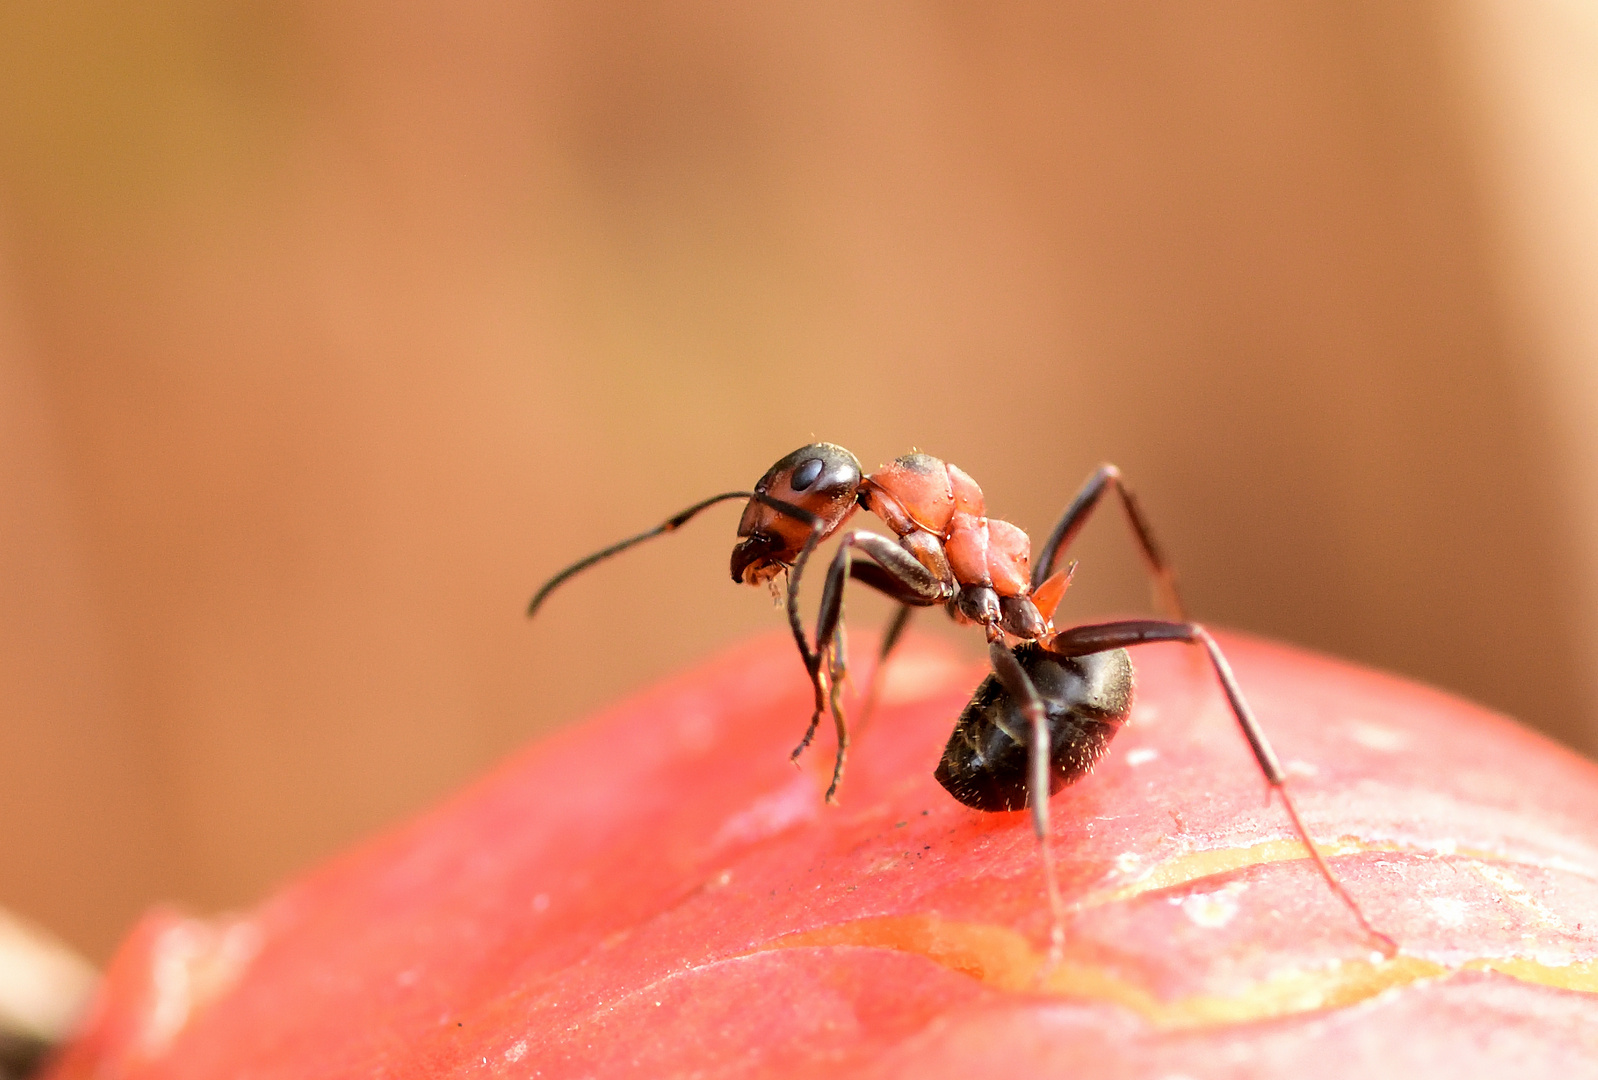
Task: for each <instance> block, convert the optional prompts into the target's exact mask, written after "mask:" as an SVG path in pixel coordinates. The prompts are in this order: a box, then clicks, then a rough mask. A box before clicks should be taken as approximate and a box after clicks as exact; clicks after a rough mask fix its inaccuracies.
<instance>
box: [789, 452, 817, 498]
mask: <svg viewBox="0 0 1598 1080" xmlns="http://www.w3.org/2000/svg"><path fill="white" fill-rule="evenodd" d="M821 469H822V461H821V459H820V458H811V459H810V460H809V461H806V462H803V463H802V464H800V466H799V467H798V468H797V469H795V470H794V471H793V477H792V479H790V480H789V481H788V483H789V484H790V485H791V486H792V487H793V489H794V490H795V491H803V490H805V489H806V488H808V487H809V486H810V485H811V484H814V483H815V482H816V477H818V476H820V475H821Z"/></svg>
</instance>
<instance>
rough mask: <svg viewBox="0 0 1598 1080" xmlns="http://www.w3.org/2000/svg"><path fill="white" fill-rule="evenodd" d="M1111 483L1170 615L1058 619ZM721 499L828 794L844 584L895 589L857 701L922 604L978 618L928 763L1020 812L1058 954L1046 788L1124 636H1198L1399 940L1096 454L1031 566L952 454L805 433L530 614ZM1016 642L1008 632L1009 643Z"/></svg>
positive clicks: (1321, 861)
mask: <svg viewBox="0 0 1598 1080" xmlns="http://www.w3.org/2000/svg"><path fill="white" fill-rule="evenodd" d="M1111 488H1113V489H1114V490H1115V493H1116V494H1117V495H1118V496H1119V497H1120V502H1121V506H1122V508H1123V509H1124V510H1125V512H1126V517H1127V520H1128V521H1129V522H1130V524H1131V526H1132V532H1133V535H1134V536H1135V537H1136V540H1137V544H1138V548H1139V550H1140V551H1141V553H1142V555H1143V559H1144V562H1145V563H1146V564H1147V566H1148V569H1149V572H1150V574H1151V576H1152V579H1153V584H1154V587H1155V592H1156V596H1157V599H1158V601H1159V603H1160V606H1161V607H1163V608H1164V609H1166V611H1167V613H1168V614H1169V615H1170V616H1171V618H1168V619H1134V620H1128V621H1121V622H1111V623H1100V624H1096V625H1084V626H1074V627H1069V628H1067V629H1063V630H1056V629H1055V627H1054V624H1053V617H1054V611H1055V608H1056V607H1057V605H1058V604H1059V602H1060V599H1061V597H1062V596H1064V594H1065V590H1066V588H1067V586H1068V585H1069V584H1070V579H1071V572H1072V570H1074V568H1075V564H1074V563H1073V564H1071V565H1070V566H1068V567H1066V568H1065V569H1062V570H1060V571H1058V572H1056V571H1055V569H1054V568H1055V565H1056V563H1058V562H1059V560H1060V557H1061V555H1062V554H1063V553H1064V552H1065V550H1066V549H1067V548H1069V547H1070V545H1071V541H1072V540H1074V539H1075V538H1076V536H1077V534H1078V533H1079V532H1080V531H1081V529H1082V526H1083V525H1084V524H1085V523H1086V522H1087V519H1088V517H1089V516H1090V515H1091V514H1092V513H1093V510H1094V509H1095V508H1096V507H1097V506H1098V504H1099V501H1100V499H1101V498H1102V496H1103V495H1104V493H1105V491H1107V490H1109V489H1111ZM732 499H743V500H746V503H745V506H744V511H743V517H742V519H741V520H740V521H739V523H738V537H739V539H738V543H737V544H736V545H735V546H734V547H733V549H732V579H733V581H735V582H742V583H744V584H748V585H760V584H767V583H769V584H770V585H771V586H772V589H773V591H775V589H776V583H775V579H776V578H777V577H778V576H779V575H781V574H786V575H787V578H788V598H787V613H788V623H789V626H790V628H791V629H792V631H793V636H794V640H795V641H796V642H797V643H798V646H799V654H800V656H801V657H803V659H804V664H805V670H806V671H807V672H808V673H809V675H810V682H811V686H812V688H813V689H814V692H815V708H814V711H813V712H812V714H811V717H810V725H809V727H808V728H807V729H806V730H805V734H804V738H803V739H801V740H800V742H799V745H798V746H797V747H796V748H795V749H794V751H793V755H792V756H793V757H794V758H797V757H798V756H799V755H800V754H801V753H803V752H804V749H805V748H806V747H807V746H809V745H810V741H811V739H812V737H814V735H815V732H816V727H817V725H818V724H819V723H820V722H821V717H822V714H823V713H827V712H830V713H831V715H832V719H833V724H834V726H835V727H836V729H837V734H838V750H837V756H836V759H835V761H834V764H833V773H832V783H831V785H830V786H829V787H828V788H827V796H826V797H827V801H828V802H834V801H836V796H837V790H838V784H839V782H840V781H841V780H842V778H843V768H844V761H845V759H846V757H847V754H848V748H849V730H848V725H847V723H846V722H845V720H844V712H843V706H842V703H841V701H840V695H841V690H840V684H841V683H842V681H843V677H844V675H845V673H846V671H847V658H846V655H845V653H846V649H845V646H844V638H843V595H844V584H845V582H846V581H848V580H850V579H853V580H855V581H858V582H860V583H861V584H863V585H865V586H867V587H869V588H872V589H875V590H877V591H878V592H881V593H883V594H885V595H886V596H888V597H890V598H891V599H893V600H896V601H898V603H899V608H898V610H897V612H896V613H895V615H894V618H893V620H892V622H891V623H890V624H889V626H888V629H887V631H886V632H885V633H884V635H883V640H882V646H881V650H880V652H879V657H878V664H877V667H876V670H875V672H874V673H873V688H872V690H871V691H870V692H868V694H867V697H866V701H867V709H868V710H869V707H870V702H871V701H872V700H873V699H874V698H875V682H876V677H877V676H878V675H880V673H881V671H882V669H883V667H884V666H885V664H886V662H887V660H888V657H889V654H890V653H891V651H892V649H893V647H894V645H895V644H896V643H897V641H898V640H899V638H900V636H901V634H902V633H903V631H904V628H905V625H906V623H907V622H908V620H909V617H910V614H911V612H913V611H914V610H915V609H916V608H922V607H932V606H935V605H939V604H941V605H943V606H944V607H945V608H946V609H947V611H948V613H949V614H950V615H951V616H952V617H953V618H954V619H955V620H956V621H959V622H962V623H974V624H976V625H979V626H981V627H982V629H983V631H984V633H985V634H986V636H987V640H988V655H989V659H990V661H991V663H992V667H993V671H992V673H991V674H990V675H988V677H987V678H986V679H984V680H983V681H982V683H981V685H980V686H978V687H977V690H976V693H975V695H974V696H973V697H972V699H971V701H970V703H969V704H968V705H967V706H966V707H965V709H964V711H962V712H961V714H960V718H959V720H958V722H957V723H956V724H955V728H954V732H953V733H952V734H951V735H950V736H949V742H948V745H947V746H946V747H945V748H944V751H943V757H942V760H941V761H940V762H939V764H938V768H937V771H936V773H935V775H936V777H937V779H938V782H939V783H941V784H942V785H943V786H944V788H945V789H946V790H947V791H948V792H949V794H951V795H953V796H954V797H955V798H956V799H958V800H959V801H960V802H962V803H964V804H965V805H967V806H971V807H975V808H976V809H978V810H988V811H1000V810H1020V809H1025V808H1030V810H1031V815H1032V828H1033V832H1034V833H1035V834H1036V836H1037V838H1038V844H1039V849H1040V851H1041V853H1042V859H1043V866H1044V879H1045V885H1046V889H1047V893H1048V900H1049V910H1050V914H1051V916H1052V926H1051V944H1052V949H1051V953H1052V955H1054V956H1056V957H1057V956H1058V955H1059V953H1060V950H1061V947H1062V944H1063V941H1064V929H1063V927H1064V910H1063V905H1062V904H1061V900H1060V895H1059V889H1058V886H1057V885H1056V883H1055V874H1054V865H1053V857H1052V854H1051V853H1050V850H1049V845H1048V843H1047V839H1048V835H1049V804H1048V797H1049V795H1052V794H1053V793H1055V792H1056V791H1058V790H1059V789H1060V788H1061V787H1064V786H1065V785H1067V784H1070V783H1074V782H1075V781H1077V780H1079V779H1081V778H1082V777H1083V776H1084V775H1086V773H1087V772H1088V771H1089V770H1090V769H1092V767H1093V765H1094V764H1095V763H1096V762H1098V761H1099V759H1100V758H1102V757H1103V756H1104V754H1105V752H1106V751H1107V750H1108V749H1109V743H1110V740H1111V739H1112V738H1114V737H1115V733H1116V732H1117V731H1119V730H1120V727H1121V725H1122V724H1123V723H1125V721H1126V718H1127V716H1128V714H1129V713H1130V711H1131V707H1132V662H1131V658H1130V657H1129V656H1128V655H1127V652H1126V647H1127V646H1131V645H1142V644H1146V643H1148V642H1156V641H1180V642H1187V643H1189V644H1193V645H1198V646H1200V647H1202V648H1203V649H1204V652H1205V654H1206V655H1207V657H1208V659H1209V662H1210V665H1211V667H1212V668H1213V669H1214V671H1215V675H1216V677H1217V678H1218V679H1219V680H1220V683H1221V688H1222V690H1223V691H1224V692H1225V694H1226V699H1227V702H1228V704H1229V705H1230V706H1231V709H1232V713H1233V715H1234V716H1235V717H1236V718H1237V722H1238V724H1239V725H1240V726H1241V727H1242V729H1243V734H1244V736H1245V737H1246V738H1247V739H1248V743H1249V746H1250V747H1251V748H1252V749H1253V752H1254V759H1255V760H1256V761H1257V762H1258V763H1259V767H1260V771H1261V772H1263V773H1264V774H1265V779H1266V780H1267V781H1268V782H1269V784H1270V785H1271V787H1272V788H1274V789H1275V790H1276V791H1277V792H1278V793H1280V795H1281V797H1282V804H1283V806H1284V807H1285V808H1286V810H1287V815H1288V817H1289V818H1290V819H1291V820H1292V823H1293V829H1294V831H1295V832H1296V833H1297V834H1298V837H1299V839H1300V840H1301V841H1303V843H1304V846H1305V848H1307V849H1308V851H1309V854H1310V858H1311V859H1313V860H1314V862H1315V866H1316V868H1317V869H1318V870H1319V871H1320V874H1321V877H1323V878H1324V879H1325V881H1326V883H1327V885H1328V886H1330V887H1331V889H1332V891H1333V892H1334V893H1335V894H1336V895H1337V897H1338V899H1339V900H1341V901H1342V902H1343V903H1344V904H1345V905H1347V907H1348V909H1349V910H1350V911H1351V912H1352V913H1353V915H1354V918H1355V919H1356V920H1358V922H1359V924H1360V926H1361V927H1362V928H1363V929H1364V930H1365V932H1366V933H1367V934H1368V935H1369V936H1370V938H1371V940H1372V941H1373V942H1374V943H1376V944H1377V946H1378V947H1379V948H1380V950H1381V951H1382V952H1383V953H1384V954H1386V955H1389V956H1391V955H1393V954H1394V953H1396V951H1397V946H1396V944H1395V943H1394V942H1393V940H1392V939H1391V938H1389V937H1388V936H1387V935H1386V934H1383V933H1381V932H1380V931H1379V930H1377V929H1375V928H1374V927H1373V926H1372V925H1371V923H1370V921H1369V920H1368V919H1367V918H1366V917H1365V913H1364V912H1363V911H1362V910H1361V909H1360V906H1359V904H1358V903H1357V902H1356V901H1355V900H1354V898H1353V896H1351V895H1350V894H1349V892H1348V891H1347V890H1346V889H1345V888H1344V887H1343V885H1342V883H1341V882H1340V881H1338V879H1337V875H1336V874H1334V873H1333V872H1332V868H1331V867H1330V866H1329V865H1328V864H1327V862H1326V860H1325V858H1324V857H1323V856H1322V855H1321V853H1320V852H1319V851H1318V850H1317V849H1316V847H1315V845H1314V843H1313V842H1312V841H1311V839H1310V836H1309V832H1308V831H1307V830H1306V829H1305V828H1304V823H1303V821H1302V820H1301V819H1300V817H1299V814H1298V808H1297V807H1296V806H1295V805H1294V804H1293V800H1292V797H1291V796H1290V795H1289V793H1288V791H1287V786H1286V785H1287V774H1286V773H1285V772H1283V771H1282V766H1281V763H1280V762H1279V761H1278V760H1277V757H1276V753H1275V751H1273V750H1272V749H1271V745H1270V743H1269V742H1268V741H1267V740H1266V738H1265V732H1264V731H1263V730H1262V729H1261V728H1260V725H1259V721H1258V720H1256V719H1255V717H1254V713H1253V711H1252V710H1250V708H1249V706H1248V702H1247V701H1246V700H1245V699H1244V697H1243V691H1242V689H1241V688H1240V687H1239V686H1238V683H1237V678H1236V676H1234V675H1233V674H1232V669H1231V666H1230V665H1229V664H1228V663H1227V662H1226V657H1225V656H1224V655H1222V653H1221V650H1220V648H1219V647H1218V646H1217V645H1216V644H1215V639H1214V638H1212V637H1211V636H1210V635H1209V632H1208V631H1206V630H1205V629H1204V627H1203V626H1201V625H1199V624H1198V623H1195V622H1191V621H1189V620H1188V619H1187V617H1186V616H1185V614H1184V612H1183V609H1182V603H1181V600H1180V597H1179V596H1178V594H1177V590H1176V579H1175V575H1174V574H1173V573H1172V571H1171V567H1170V564H1169V563H1168V562H1167V561H1166V558H1165V555H1164V553H1163V552H1162V551H1161V550H1160V547H1159V545H1158V544H1157V543H1156V542H1155V540H1154V533H1153V531H1152V530H1151V529H1150V527H1149V523H1148V519H1147V518H1146V517H1145V516H1144V514H1143V510H1142V508H1141V507H1140V506H1139V505H1138V501H1137V498H1136V497H1135V496H1134V495H1133V493H1132V491H1131V489H1130V488H1129V487H1128V486H1127V485H1126V483H1125V481H1124V480H1123V479H1122V477H1121V472H1120V470H1119V469H1117V468H1116V467H1115V466H1114V465H1102V466H1100V467H1099V468H1098V470H1097V471H1095V472H1094V473H1093V475H1092V476H1090V477H1089V478H1088V481H1087V483H1086V484H1084V485H1083V487H1082V490H1081V491H1079V492H1078V493H1077V496H1076V498H1075V499H1073V500H1072V502H1071V504H1070V506H1068V507H1067V508H1066V510H1065V513H1064V514H1063V515H1061V517H1060V520H1059V522H1058V523H1057V524H1056V525H1055V526H1054V530H1053V532H1051V533H1050V534H1049V537H1048V540H1047V541H1045V542H1044V544H1043V548H1042V551H1041V552H1040V553H1039V558H1038V560H1037V562H1036V564H1035V565H1031V566H1030V567H1029V563H1030V554H1031V540H1030V539H1029V538H1028V537H1027V534H1026V533H1025V532H1023V531H1022V530H1021V529H1020V528H1018V527H1016V526H1015V525H1012V524H1010V523H1009V522H1007V521H1001V520H1000V519H998V518H992V517H988V516H987V513H986V509H985V507H984V502H983V497H982V490H981V489H980V488H979V487H977V484H976V481H974V480H972V479H971V477H970V476H968V475H966V473H965V472H963V471H962V470H961V469H959V468H958V467H956V466H954V465H951V464H948V463H947V462H944V461H940V460H939V459H937V458H935V457H932V456H931V455H929V454H923V453H919V452H915V453H910V454H906V455H905V456H903V457H901V458H898V459H896V460H895V461H894V462H893V463H891V464H889V465H887V466H885V467H883V468H881V469H878V470H877V471H876V472H874V473H871V474H869V475H866V474H864V473H863V472H862V470H861V468H860V463H859V461H857V460H856V459H855V456H854V455H853V454H851V453H850V452H849V451H848V450H845V449H844V448H843V447H841V446H834V445H833V444H831V443H813V444H811V445H809V446H804V447H800V448H799V449H798V450H795V451H794V452H793V453H791V454H789V455H788V456H787V457H784V458H783V459H782V460H780V461H778V462H777V463H776V464H775V465H773V466H772V467H771V468H770V469H769V470H767V472H766V474H765V475H764V476H762V477H761V478H760V481H759V482H758V483H757V484H755V487H754V490H753V491H729V492H725V493H723V494H720V495H715V496H712V497H711V498H708V499H705V500H703V501H701V502H697V503H695V504H694V505H692V506H690V507H688V508H687V509H686V510H683V511H682V512H681V513H678V514H676V515H675V516H673V517H671V518H668V519H667V520H666V521H664V522H662V523H661V524H660V525H657V526H656V527H655V528H653V529H650V530H648V531H646V532H642V533H639V534H638V535H637V536H632V537H629V538H627V539H625V540H622V541H620V542H618V543H615V544H612V545H611V546H610V547H607V548H605V549H604V550H602V551H597V552H595V553H594V554H592V555H589V556H588V557H587V558H584V559H581V560H579V561H578V562H576V563H574V564H572V565H571V566H569V567H567V568H566V569H564V570H562V571H561V572H560V573H558V574H556V575H555V576H554V577H553V578H551V579H550V580H549V581H547V582H545V583H544V585H543V587H542V588H540V589H539V590H538V593H537V595H535V596H534V597H533V599H532V603H531V604H529V605H528V608H527V614H528V615H529V616H531V615H533V614H534V613H535V612H537V611H538V609H539V607H540V606H541V605H542V604H543V602H544V600H545V599H546V598H547V597H548V596H549V594H550V593H551V592H552V591H553V590H554V589H555V588H556V587H558V586H559V585H560V584H562V583H563V582H565V581H566V580H567V579H568V578H570V577H572V576H573V575H574V574H576V573H578V572H579V571H582V570H585V569H587V568H588V567H590V566H592V565H594V564H595V563H597V562H599V561H601V560H603V559H608V558H610V557H611V556H612V555H615V554H618V553H619V552H622V551H625V550H626V549H628V548H630V547H632V546H633V545H635V544H638V543H641V542H643V541H645V540H648V539H650V538H651V537H655V536H659V535H661V534H662V533H668V532H671V531H673V530H675V529H676V528H678V527H679V526H681V525H683V524H686V523H687V522H688V521H689V520H690V519H691V518H693V517H694V516H695V515H697V514H698V513H699V512H700V511H702V510H704V509H706V508H707V507H711V506H714V505H716V504H717V503H721V502H726V501H728V500H732ZM859 509H865V510H868V511H870V512H871V513H873V514H875V515H876V516H877V517H879V518H881V519H882V521H883V522H884V523H885V524H886V525H887V526H888V528H890V529H891V530H892V531H893V533H894V535H893V536H891V537H889V536H884V535H882V534H880V533H873V532H866V531H864V530H855V531H851V532H845V533H844V534H843V535H842V537H841V538H840V543H839V547H838V551H837V554H836V555H834V556H833V559H832V563H831V565H830V566H829V567H828V570H827V577H826V582H825V584H824V585H823V586H822V591H821V608H820V614H819V615H818V616H817V620H816V631H815V638H814V641H813V642H812V641H811V640H810V639H808V638H807V637H806V635H805V630H804V626H803V623H802V622H801V620H800V616H799V584H800V580H801V579H802V577H803V575H804V570H805V566H806V564H807V563H808V561H809V559H810V556H811V554H812V553H813V552H814V551H815V549H816V546H817V545H818V544H819V543H821V542H822V541H823V540H825V539H827V538H828V537H830V536H832V535H833V534H834V533H836V532H837V531H838V530H839V529H840V528H842V526H843V524H844V523H845V522H846V521H848V520H849V518H850V517H851V516H852V515H853V514H854V512H855V511H856V510H859ZM1012 639H1013V640H1015V641H1016V642H1018V644H1016V645H1014V646H1012V645H1011V644H1010V640H1012Z"/></svg>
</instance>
